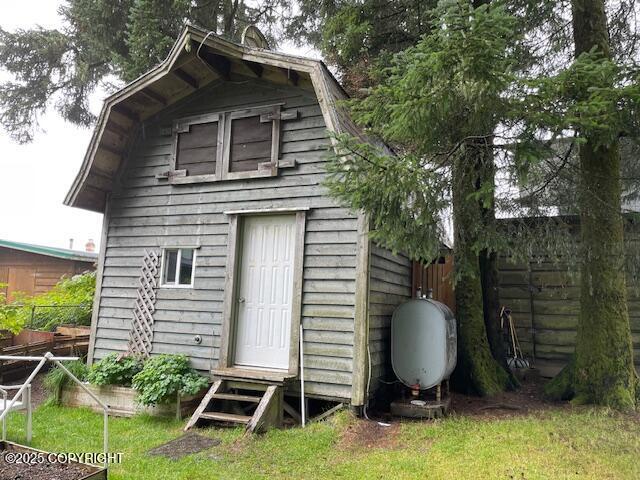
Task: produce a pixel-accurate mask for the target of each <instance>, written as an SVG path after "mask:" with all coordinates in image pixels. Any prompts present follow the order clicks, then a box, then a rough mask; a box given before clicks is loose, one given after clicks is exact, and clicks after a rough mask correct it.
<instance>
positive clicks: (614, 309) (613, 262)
mask: <svg viewBox="0 0 640 480" xmlns="http://www.w3.org/2000/svg"><path fill="white" fill-rule="evenodd" d="M572 6H573V36H574V41H575V46H576V52H575V54H576V57H578V56H579V55H580V54H582V53H584V52H589V51H591V50H592V49H593V47H597V48H598V51H599V52H600V53H602V55H603V57H604V58H611V52H610V48H609V38H608V31H607V18H606V13H605V7H604V1H603V0H573V3H572ZM584 93H585V95H586V93H587V92H584ZM580 183H581V185H580V187H581V198H580V240H581V257H582V258H581V287H580V315H579V317H578V335H577V338H576V350H575V358H574V361H573V362H572V364H571V365H570V366H569V368H568V373H566V374H564V377H563V376H559V378H558V380H557V381H555V382H554V383H553V384H552V386H551V387H550V388H556V389H557V390H558V391H564V393H565V394H566V393H573V394H574V395H575V396H574V401H575V402H576V403H596V404H602V405H608V406H610V407H613V408H616V409H620V410H630V409H632V408H633V407H634V406H635V370H634V366H633V349H632V344H631V331H630V325H629V314H628V311H627V297H626V291H627V289H626V284H625V274H624V271H625V266H624V255H625V253H624V242H623V223H622V215H621V198H620V195H621V187H620V152H619V149H618V142H613V143H610V144H608V145H602V144H601V142H599V141H598V139H597V138H590V137H589V136H587V137H586V142H585V143H584V144H582V145H581V146H580ZM563 382H564V383H565V387H566V388H564V389H563V388H560V387H561V384H562V383H563ZM571 383H572V384H573V385H571ZM571 387H573V388H571Z"/></svg>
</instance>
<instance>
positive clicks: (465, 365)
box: [452, 142, 511, 396]
mask: <svg viewBox="0 0 640 480" xmlns="http://www.w3.org/2000/svg"><path fill="white" fill-rule="evenodd" d="M488 155H489V154H488V152H487V149H486V146H485V145H484V144H482V145H478V144H474V143H473V142H468V144H467V145H466V146H465V151H464V154H463V155H461V156H459V157H458V158H457V159H456V160H455V162H454V167H453V172H452V174H453V229H454V237H455V245H454V265H455V268H456V277H457V283H456V316H457V320H458V365H457V367H456V371H455V372H454V376H453V383H454V387H455V388H456V389H457V390H459V391H463V392H467V393H474V394H478V395H482V396H485V395H493V394H496V393H498V392H501V391H504V390H505V389H506V388H508V387H510V386H511V382H510V378H509V375H508V374H507V372H506V370H504V369H503V368H502V367H501V366H500V365H499V364H498V362H497V361H496V360H495V359H494V357H493V355H492V353H491V349H490V347H489V341H488V339H487V329H486V326H485V320H484V309H483V294H482V280H481V276H480V262H479V260H478V251H477V250H475V249H476V246H477V245H478V242H477V239H478V235H481V234H482V222H481V221H479V220H480V218H481V216H482V206H481V204H480V203H479V202H477V201H474V200H473V199H472V198H471V197H472V196H473V194H474V193H475V192H476V191H477V188H478V182H479V178H480V172H479V170H478V168H477V167H478V165H479V164H482V162H483V161H486V157H485V156H488ZM479 159H481V160H479Z"/></svg>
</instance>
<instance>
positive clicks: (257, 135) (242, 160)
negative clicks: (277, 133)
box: [229, 115, 273, 173]
mask: <svg viewBox="0 0 640 480" xmlns="http://www.w3.org/2000/svg"><path fill="white" fill-rule="evenodd" d="M272 137H273V125H272V122H264V123H263V122H261V121H260V115H255V116H251V117H244V118H236V119H233V120H232V121H231V145H230V149H229V172H230V173H235V172H249V171H255V170H258V165H259V164H261V163H269V162H271V145H272V142H273V138H272Z"/></svg>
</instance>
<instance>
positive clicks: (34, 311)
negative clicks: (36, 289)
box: [29, 305, 36, 328]
mask: <svg viewBox="0 0 640 480" xmlns="http://www.w3.org/2000/svg"><path fill="white" fill-rule="evenodd" d="M35 317H36V306H35V305H31V323H30V324H29V328H33V324H34V322H35Z"/></svg>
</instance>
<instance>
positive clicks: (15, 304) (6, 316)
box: [0, 272, 96, 333]
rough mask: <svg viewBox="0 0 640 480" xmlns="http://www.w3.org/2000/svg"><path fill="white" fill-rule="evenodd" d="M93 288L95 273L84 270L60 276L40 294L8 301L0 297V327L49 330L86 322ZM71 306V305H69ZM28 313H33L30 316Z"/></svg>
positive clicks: (89, 314)
mask: <svg viewBox="0 0 640 480" xmlns="http://www.w3.org/2000/svg"><path fill="white" fill-rule="evenodd" d="M95 289H96V274H95V272H87V273H84V274H82V275H75V276H74V277H72V278H63V279H62V280H60V281H59V282H58V283H57V284H56V286H55V287H53V288H52V289H51V290H49V291H48V292H46V293H43V294H42V295H36V296H34V297H28V296H25V295H19V294H18V295H14V297H15V298H14V299H13V301H12V302H11V303H6V299H5V298H2V299H0V329H7V330H10V331H11V332H13V333H19V332H20V330H22V329H23V328H33V329H36V330H45V331H53V330H55V328H56V327H57V326H59V325H64V324H73V325H90V324H91V310H92V307H93V294H94V292H95ZM3 303H4V304H3ZM71 305H74V306H75V307H69V306H71ZM33 307H35V310H34V308H33ZM32 312H33V313H35V315H33V319H32Z"/></svg>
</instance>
